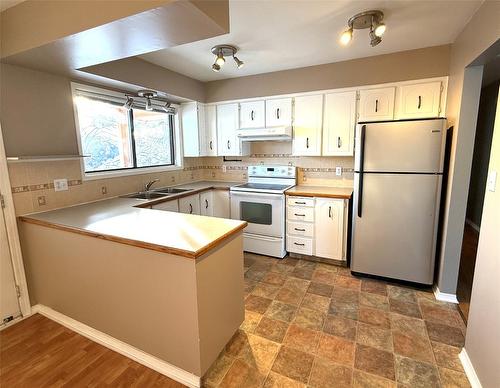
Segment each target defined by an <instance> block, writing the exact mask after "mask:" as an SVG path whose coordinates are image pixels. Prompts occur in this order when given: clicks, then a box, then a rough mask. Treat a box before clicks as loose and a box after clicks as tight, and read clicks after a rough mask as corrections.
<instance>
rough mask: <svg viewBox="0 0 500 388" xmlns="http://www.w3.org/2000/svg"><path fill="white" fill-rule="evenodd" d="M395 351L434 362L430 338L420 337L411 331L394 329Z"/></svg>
mask: <svg viewBox="0 0 500 388" xmlns="http://www.w3.org/2000/svg"><path fill="white" fill-rule="evenodd" d="M392 335H393V339H394V352H395V353H397V354H399V355H402V356H405V357H409V358H414V359H415V360H420V361H424V362H428V363H433V362H434V355H433V352H432V348H431V344H430V341H429V339H428V338H427V336H426V337H420V336H418V335H415V334H411V333H403V332H401V331H397V330H396V331H393V333H392Z"/></svg>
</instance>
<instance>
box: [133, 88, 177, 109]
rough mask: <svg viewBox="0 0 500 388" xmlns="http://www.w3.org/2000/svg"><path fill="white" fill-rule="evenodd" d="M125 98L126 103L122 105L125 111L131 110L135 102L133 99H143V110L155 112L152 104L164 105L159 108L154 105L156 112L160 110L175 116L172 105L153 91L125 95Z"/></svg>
mask: <svg viewBox="0 0 500 388" xmlns="http://www.w3.org/2000/svg"><path fill="white" fill-rule="evenodd" d="M125 97H127V101H126V102H125V104H123V107H124V108H126V109H127V110H130V109H132V108H133V105H134V102H135V101H134V98H143V99H144V100H145V103H144V108H145V109H146V110H147V111H153V110H155V107H153V102H156V103H163V104H165V105H164V106H161V107H160V106H158V105H156V109H157V110H158V109H161V110H163V111H165V112H166V113H168V114H175V113H176V112H177V109H176V108H175V107H174V106H172V103H171V102H170V101H167V100H166V99H165V97H161V96H159V95H158V93H157V92H155V91H154V90H139V91H138V92H137V93H136V94H126V95H125Z"/></svg>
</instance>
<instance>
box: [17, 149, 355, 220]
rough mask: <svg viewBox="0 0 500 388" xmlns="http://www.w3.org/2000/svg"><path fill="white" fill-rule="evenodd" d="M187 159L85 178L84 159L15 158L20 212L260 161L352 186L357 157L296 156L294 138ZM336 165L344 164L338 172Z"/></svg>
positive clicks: (236, 171) (217, 176) (218, 175)
mask: <svg viewBox="0 0 500 388" xmlns="http://www.w3.org/2000/svg"><path fill="white" fill-rule="evenodd" d="M227 159H228V160H226V161H224V160H223V158H222V157H203V158H184V168H183V169H182V170H177V171H168V172H160V173H148V174H141V175H131V176H125V177H116V178H103V179H96V180H83V179H82V176H81V170H80V161H79V160H65V161H50V162H49V161H47V162H22V163H9V176H10V182H11V187H12V193H13V198H14V205H15V208H16V214H17V215H22V214H28V213H33V212H40V211H46V210H51V209H56V208H60V207H65V206H70V205H75V204H79V203H84V202H91V201H96V200H99V199H104V198H110V197H115V196H118V195H123V194H127V193H132V192H135V191H140V190H142V189H143V187H144V184H145V183H147V182H148V181H150V180H152V179H157V178H158V179H160V182H158V183H156V186H157V187H160V186H170V185H178V184H182V183H188V182H193V181H198V180H217V181H235V182H239V181H246V179H247V167H248V166H250V165H254V164H282V165H293V166H297V167H298V177H297V182H298V184H304V185H313V186H314V185H323V186H343V187H344V186H352V184H353V182H352V180H353V172H352V171H353V158H352V157H303V156H300V157H298V156H292V155H291V146H290V143H277V142H260V143H255V144H252V155H250V156H246V157H238V158H237V157H231V158H227ZM335 167H342V169H343V173H342V175H341V176H336V174H335ZM61 178H65V179H67V180H68V190H67V191H54V184H53V181H54V179H61Z"/></svg>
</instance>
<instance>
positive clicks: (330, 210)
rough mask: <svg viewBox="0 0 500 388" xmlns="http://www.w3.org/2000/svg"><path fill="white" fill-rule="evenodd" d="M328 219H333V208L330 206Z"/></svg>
mask: <svg viewBox="0 0 500 388" xmlns="http://www.w3.org/2000/svg"><path fill="white" fill-rule="evenodd" d="M328 217H330V218H332V207H331V206H328Z"/></svg>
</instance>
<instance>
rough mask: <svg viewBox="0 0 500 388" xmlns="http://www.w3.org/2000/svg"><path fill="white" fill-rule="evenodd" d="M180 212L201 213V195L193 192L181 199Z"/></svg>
mask: <svg viewBox="0 0 500 388" xmlns="http://www.w3.org/2000/svg"><path fill="white" fill-rule="evenodd" d="M179 212H181V213H187V214H198V215H199V214H200V195H199V194H193V195H190V196H188V197H184V198H180V199H179Z"/></svg>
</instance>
